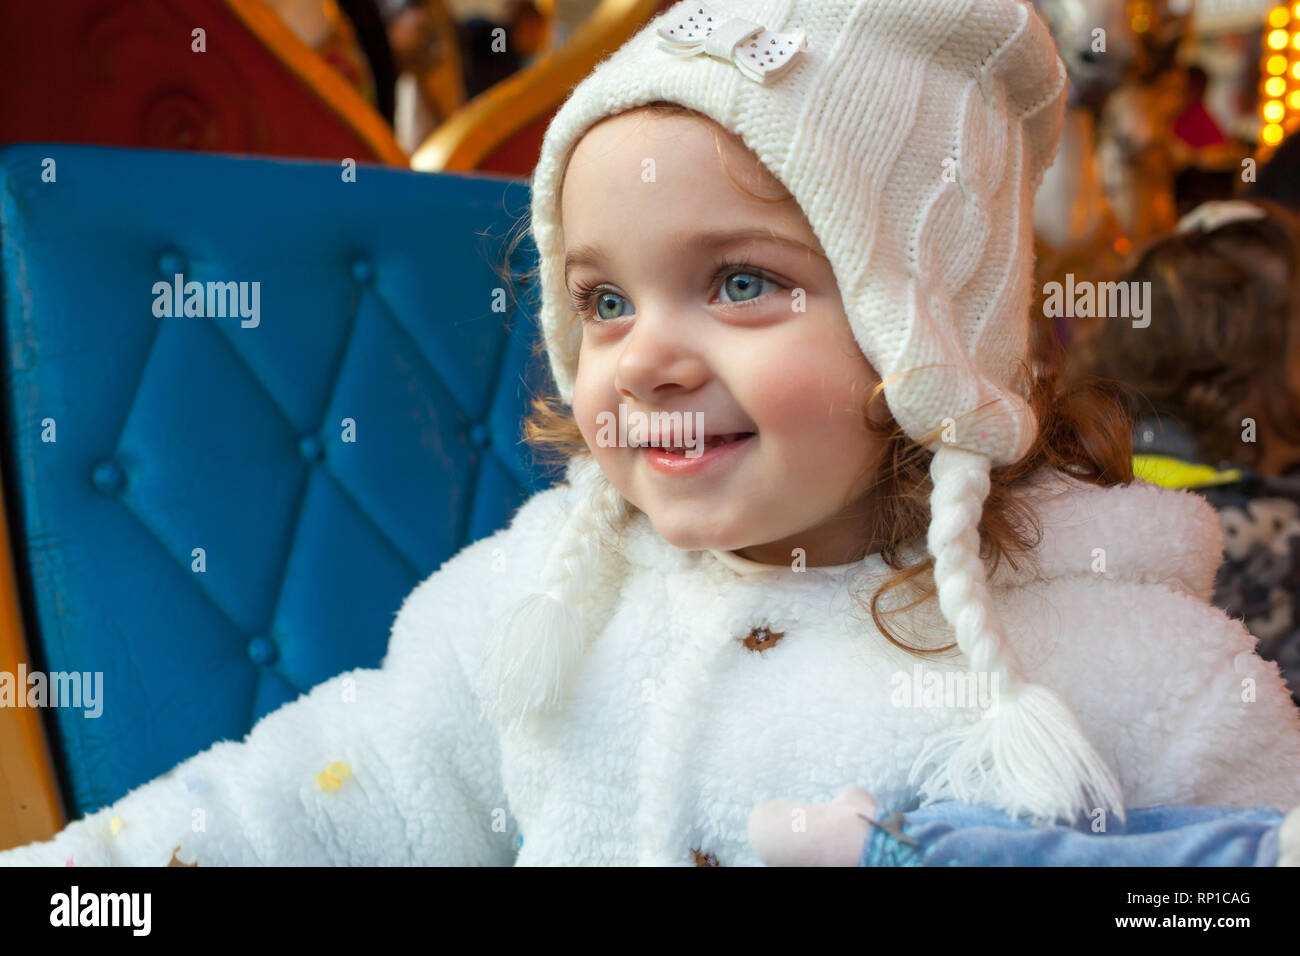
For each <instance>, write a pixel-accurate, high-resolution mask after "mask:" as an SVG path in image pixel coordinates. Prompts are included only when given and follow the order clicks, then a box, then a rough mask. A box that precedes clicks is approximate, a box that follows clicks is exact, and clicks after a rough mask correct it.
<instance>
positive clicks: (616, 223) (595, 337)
mask: <svg viewBox="0 0 1300 956" xmlns="http://www.w3.org/2000/svg"><path fill="white" fill-rule="evenodd" d="M715 134H716V140H715ZM718 140H720V141H721V150H722V153H723V154H724V155H725V159H726V164H727V168H728V169H729V170H730V171H731V172H732V174H733V175H734V176H735V177H736V178H737V179H739V180H740V181H741V182H742V183H744V184H745V185H746V186H747V187H748V188H749V189H751V190H753V191H755V192H757V193H759V194H760V195H762V196H764V197H777V196H782V195H785V190H784V188H783V187H782V186H781V185H780V183H779V182H778V181H777V180H776V179H775V177H773V176H772V175H771V173H770V172H768V171H767V169H766V168H765V167H764V166H763V165H762V164H761V163H760V162H759V161H758V159H757V158H756V157H755V156H754V155H753V154H751V153H750V152H749V151H748V150H747V149H746V148H745V146H744V144H743V143H742V142H741V141H740V140H739V139H738V138H737V137H735V136H734V135H732V134H731V133H729V132H727V131H725V130H723V129H722V128H721V127H719V126H717V125H716V124H714V123H712V122H711V121H708V120H704V119H702V118H699V117H695V116H687V115H660V114H655V113H651V112H647V111H644V110H639V111H637V110H634V111H631V112H628V113H623V114H620V115H619V116H616V117H613V118H611V119H609V120H606V121H604V122H602V123H599V124H598V125H596V126H595V127H594V128H593V129H591V130H590V131H589V132H588V133H587V134H586V135H585V136H584V137H583V138H582V140H581V141H580V142H579V143H578V145H577V147H576V148H575V150H574V152H573V155H572V158H571V160H570V162H569V166H568V168H567V170H566V173H565V178H564V182H563V187H562V193H561V209H560V213H561V222H562V224H563V225H562V232H563V241H564V250H565V262H566V268H567V275H566V283H567V285H568V289H569V294H570V296H571V297H573V298H574V302H573V307H574V309H575V310H576V311H578V313H579V314H580V315H581V317H582V322H583V334H582V347H581V351H580V352H579V358H578V371H577V378H576V382H575V386H574V400H573V411H574V415H575V417H576V418H577V422H578V427H579V428H580V429H581V431H582V435H583V438H584V439H585V440H586V443H587V446H588V447H589V448H590V449H591V450H592V453H593V454H594V455H595V457H596V461H597V463H598V464H599V465H600V467H601V469H602V471H603V472H604V473H605V476H606V477H607V478H608V479H609V480H610V482H612V483H613V485H614V487H615V488H617V489H618V491H619V492H620V493H621V494H622V495H623V497H624V498H626V499H627V500H628V501H629V502H631V503H632V504H633V505H635V506H636V507H637V508H639V509H640V510H641V511H643V512H645V513H646V515H647V516H648V517H649V518H650V520H651V522H652V523H653V524H654V527H655V529H656V531H658V532H659V534H660V535H662V536H663V538H664V539H665V540H667V541H668V542H669V543H671V544H673V545H675V546H677V547H679V548H685V549H702V548H713V549H717V550H734V551H737V552H738V553H739V554H740V555H741V557H745V558H749V559H751V560H754V561H761V562H764V563H768V564H789V563H791V562H792V561H793V552H794V550H795V549H796V548H801V549H803V556H804V559H805V562H806V564H807V565H808V566H818V565H826V564H840V563H844V562H848V561H852V560H856V559H858V558H860V557H862V556H863V555H864V554H868V553H871V552H872V551H874V550H875V549H876V547H877V545H876V543H875V542H873V541H870V540H869V536H868V533H867V531H866V528H867V526H869V524H870V519H871V500H870V499H871V487H872V484H873V482H872V477H873V475H874V472H875V464H876V462H877V460H878V456H879V453H880V451H881V444H880V440H879V439H877V438H875V437H874V436H873V435H872V433H871V432H870V431H868V429H867V426H866V423H865V422H864V419H863V408H864V406H865V404H866V400H867V398H868V396H869V395H870V393H871V389H872V387H873V386H874V385H875V384H876V383H877V382H878V381H879V379H878V377H877V376H876V374H875V372H874V371H873V370H872V368H871V366H870V364H869V363H868V362H867V360H866V358H865V357H864V356H863V354H862V351H861V349H859V347H858V345H857V342H856V341H855V340H854V338H853V334H852V332H851V331H850V329H849V324H848V320H847V318H846V317H845V314H844V307H843V304H842V302H841V300H840V294H839V289H838V287H837V286H836V283H835V277H834V275H833V274H832V271H831V267H830V263H829V261H828V260H827V259H826V257H825V254H824V252H823V250H822V248H821V245H820V243H819V242H818V241H817V238H816V237H815V236H814V235H813V231H812V228H811V227H810V226H809V224H808V222H807V220H806V219H805V217H804V215H803V213H802V211H801V210H800V209H799V208H798V206H797V205H796V204H795V203H794V201H793V200H787V201H785V202H781V203H771V202H762V201H760V200H758V199H755V198H752V197H750V196H747V195H746V194H745V193H744V192H742V191H741V190H740V189H738V188H737V187H736V186H735V185H734V184H733V183H732V181H731V179H730V178H729V177H728V175H727V172H726V171H724V169H723V166H722V164H721V162H720V161H719V155H718V150H719V147H718V145H716V143H717V141H718ZM583 290H590V291H589V293H588V295H587V297H586V300H585V302H584V301H583V299H582V293H583ZM620 404H622V405H624V406H625V409H624V414H625V416H626V419H625V420H626V421H627V423H628V426H629V427H628V428H627V430H626V434H625V436H623V437H625V438H626V439H627V440H626V441H622V440H621V438H620V435H619V430H618V426H617V422H618V421H619V405H620ZM882 404H883V403H881V402H876V403H873V416H874V415H876V414H887V413H885V412H883V411H881V412H877V411H876V409H878V408H880V407H881V405H882ZM674 412H676V413H679V414H678V415H677V416H675V417H674V418H672V419H670V418H656V415H657V414H658V415H662V414H665V413H674ZM642 416H644V417H642ZM638 419H640V420H641V421H643V422H648V421H651V420H652V419H653V420H657V421H658V422H660V423H667V422H669V421H675V422H679V423H680V424H681V426H682V431H680V432H675V433H674V435H673V439H670V440H669V441H667V442H663V441H661V442H660V444H673V443H677V444H682V445H685V446H687V447H689V446H690V439H691V438H692V436H693V435H694V434H696V433H695V432H694V431H692V432H687V431H685V428H686V423H687V422H689V423H690V427H692V428H694V426H695V425H696V424H697V423H698V424H699V425H701V426H702V432H703V434H704V435H706V436H712V435H720V436H721V435H736V434H739V433H751V437H748V438H745V439H742V440H739V441H733V442H730V443H728V444H726V445H722V446H720V447H718V448H717V449H716V450H710V451H708V452H706V453H705V454H703V455H698V454H697V455H677V456H675V457H670V459H669V460H670V463H675V464H678V465H681V464H686V465H687V466H688V467H685V468H682V467H676V468H674V467H665V466H663V465H662V464H660V459H661V457H662V453H661V452H660V451H659V450H658V449H655V448H649V449H647V448H645V447H635V446H634V445H633V444H632V443H633V442H634V441H636V440H637V439H641V440H645V439H646V438H647V437H648V436H646V435H644V434H638V433H637V432H636V431H634V428H633V427H632V426H633V425H634V423H635V422H636V421H637V420H638ZM649 437H652V436H649ZM674 440H675V442H674ZM697 450H698V449H697Z"/></svg>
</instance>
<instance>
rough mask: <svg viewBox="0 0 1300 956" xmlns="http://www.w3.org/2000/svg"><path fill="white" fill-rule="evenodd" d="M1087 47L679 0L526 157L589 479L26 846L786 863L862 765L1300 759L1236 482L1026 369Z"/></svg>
mask: <svg viewBox="0 0 1300 956" xmlns="http://www.w3.org/2000/svg"><path fill="white" fill-rule="evenodd" d="M1064 85H1065V75H1064V70H1063V68H1062V66H1061V64H1060V61H1059V60H1058V58H1057V56H1056V53H1055V49H1054V47H1053V45H1052V41H1051V39H1050V37H1049V36H1048V34H1047V32H1046V30H1045V28H1044V27H1043V25H1042V23H1041V22H1040V21H1039V20H1038V19H1037V17H1036V16H1035V15H1034V14H1033V13H1032V11H1031V10H1030V9H1029V8H1028V7H1027V6H1026V5H1025V4H1024V3H1022V2H1018V0H745V2H743V3H742V2H740V0H709V2H708V3H707V5H704V4H700V3H680V4H678V5H676V6H674V7H673V8H671V9H670V10H669V11H668V12H667V13H665V14H664V15H662V16H660V17H659V18H657V19H656V20H655V21H654V22H652V23H651V24H650V25H648V26H647V27H646V28H645V29H644V30H642V31H641V32H640V33H638V34H637V35H636V36H634V37H633V38H632V39H631V40H630V41H628V43H627V44H625V45H624V46H623V47H622V48H621V49H619V50H618V51H617V52H616V53H614V54H613V55H612V56H610V57H609V58H608V59H606V60H605V61H603V62H602V63H601V64H599V65H598V66H597V68H596V69H595V71H594V72H593V73H592V74H591V75H590V76H589V77H587V78H586V79H585V80H584V81H583V82H582V83H581V84H579V85H578V86H577V87H576V88H575V89H574V90H573V92H572V93H571V95H570V96H569V98H568V100H567V101H566V102H565V104H564V106H563V107H562V108H561V110H560V111H559V113H558V114H557V115H556V117H555V119H554V121H553V122H552V123H551V125H550V127H549V128H548V130H547V133H546V137H545V140H544V143H543V147H542V154H541V158H540V161H539V163H538V166H537V170H536V172H535V175H534V178H533V200H532V202H533V206H532V230H533V236H534V239H535V241H536V245H537V249H538V253H539V262H540V284H541V293H542V299H541V325H542V328H543V331H544V334H545V340H546V346H547V349H548V353H549V358H550V363H551V369H552V372H553V373H554V377H555V384H556V386H557V390H558V395H559V399H560V401H559V402H553V401H542V402H539V404H538V413H537V415H536V416H535V419H534V421H533V422H532V424H531V426H530V435H531V437H532V438H533V439H534V440H540V441H543V442H550V443H555V444H558V445H559V446H561V447H565V448H568V449H570V450H571V455H570V460H569V463H568V482H567V487H566V486H560V487H555V488H552V489H549V490H547V491H544V492H541V493H539V494H538V495H536V496H535V497H533V498H532V499H530V500H529V501H528V502H526V503H525V504H524V506H523V507H522V508H521V509H520V511H519V512H518V514H517V515H516V516H515V518H514V520H513V522H512V523H511V525H510V527H509V528H508V529H505V530H503V531H500V532H498V533H497V534H495V535H493V536H492V537H490V538H487V539H484V540H482V541H479V542H477V543H475V544H474V545H471V546H470V547H468V548H466V549H464V550H463V551H462V552H461V553H460V554H458V555H457V556H456V557H454V558H453V559H451V560H450V561H448V562H447V563H446V564H445V565H443V567H442V568H441V569H440V570H439V571H438V572H437V573H435V574H433V575H432V576H430V577H429V578H428V579H427V580H426V581H424V582H423V583H422V584H420V586H419V587H418V588H416V590H415V591H414V592H413V593H412V594H411V595H409V596H408V598H407V599H406V601H405V602H404V603H403V605H402V607H401V609H400V611H399V613H398V615H397V620H396V622H395V623H394V625H393V632H392V638H391V642H390V645H389V651H388V654H387V657H386V658H385V660H384V663H383V666H382V667H381V668H380V669H379V670H355V671H351V672H349V673H346V674H342V675H339V676H338V677H336V678H334V679H332V680H330V681H327V682H326V683H324V684H322V685H320V686H318V687H316V688H315V689H313V690H312V691H311V692H310V693H309V694H307V695H305V696H304V697H303V698H301V699H299V700H298V701H295V702H294V703H292V704H289V705H286V706H285V707H283V708H281V709H280V710H278V711H276V712H275V713H273V714H270V715H268V716H267V717H266V718H265V719H263V720H262V721H261V722H259V723H258V725H257V726H256V727H254V728H253V730H252V732H251V733H250V734H249V735H248V737H247V739H246V740H245V741H244V742H242V743H234V742H222V743H218V744H215V745H214V746H213V747H212V748H210V749H209V750H208V751H206V752H204V753H202V754H199V755H197V756H195V757H193V758H191V759H189V760H187V761H185V762H184V763H182V764H181V765H180V766H178V767H177V768H175V769H174V770H173V771H171V772H169V773H167V774H165V775H163V776H162V777H160V778H159V779H158V780H155V781H153V782H151V783H149V784H146V785H144V786H142V787H140V788H138V789H137V790H134V791H132V792H131V793H129V794H127V795H126V796H125V797H123V798H122V799H121V800H119V801H118V802H117V803H115V804H113V805H112V806H110V807H106V808H104V809H103V810H100V811H98V812H97V813H94V814H91V815H89V816H87V817H86V818H84V819H82V820H80V821H77V822H75V823H73V824H71V825H70V826H68V827H67V828H66V829H65V830H64V831H63V832H62V833H60V834H59V835H58V836H57V837H56V838H55V839H54V840H52V841H50V842H48V843H42V844H36V845H33V846H29V847H24V848H20V849H17V850H14V851H10V852H9V853H7V854H3V855H0V862H6V863H47V864H56V865H63V864H64V863H66V862H71V863H72V864H73V865H82V864H105V863H118V864H121V863H127V864H147V865H162V864H165V863H167V862H168V860H169V859H172V858H173V857H174V858H175V859H178V860H179V861H180V862H182V863H187V864H188V863H193V862H198V863H199V864H201V865H213V864H256V863H261V864H285V863H298V864H324V863H345V864H357V863H370V864H395V863H435V864H498V865H509V864H511V863H515V864H519V865H539V864H591V865H614V864H658V865H692V864H695V865H736V864H740V865H746V864H749V865H753V864H757V863H759V862H760V859H759V857H758V855H757V854H756V853H755V851H754V848H753V847H752V846H751V845H750V843H749V840H748V839H747V833H746V827H747V820H748V817H749V814H750V810H751V808H753V807H754V806H755V805H756V804H757V803H759V802H761V801H765V800H771V799H774V798H792V799H795V800H800V801H805V802H816V801H827V800H829V799H830V798H831V796H832V795H833V794H835V793H837V792H839V791H840V790H842V789H843V788H844V787H846V786H860V787H863V788H866V789H867V790H869V791H870V792H871V793H872V794H874V795H875V796H876V798H877V799H879V800H880V803H881V805H882V806H887V807H890V808H898V809H901V810H914V809H917V808H919V807H921V806H922V805H923V804H931V803H934V802H936V801H943V800H948V799H956V800H965V801H969V802H973V803H979V804H982V805H985V806H987V807H988V808H990V809H993V810H998V811H1003V812H1006V813H1008V814H1011V815H1013V816H1016V817H1023V818H1024V820H1025V821H1026V822H1029V823H1043V824H1046V823H1050V822H1053V821H1055V820H1066V821H1074V820H1077V819H1081V818H1088V819H1094V818H1096V817H1097V815H1098V814H1101V815H1105V816H1106V817H1108V818H1109V817H1111V816H1113V817H1115V818H1118V819H1120V820H1122V819H1123V814H1124V808H1125V806H1126V805H1127V806H1134V807H1141V806H1148V805H1152V804H1159V803H1206V804H1210V803H1213V804H1222V805H1228V806H1240V805H1247V806H1249V805H1265V806H1273V807H1276V808H1278V809H1280V810H1284V809H1287V808H1289V807H1291V806H1292V805H1294V804H1296V803H1297V802H1300V799H1298V797H1300V723H1298V722H1300V717H1298V716H1297V713H1296V711H1295V709H1294V707H1293V706H1292V705H1291V702H1290V698H1289V697H1288V696H1287V694H1286V691H1285V689H1284V687H1283V684H1282V681H1281V678H1280V676H1279V675H1278V672H1277V668H1276V666H1275V665H1273V664H1267V663H1265V662H1264V661H1262V660H1261V659H1260V658H1259V657H1258V656H1257V655H1256V654H1255V653H1254V649H1253V641H1252V639H1251V637H1250V635H1249V634H1248V633H1247V632H1246V631H1245V630H1244V629H1243V628H1242V627H1241V625H1240V624H1239V623H1237V622H1234V621H1231V620H1229V619H1228V618H1227V617H1226V616H1224V615H1223V614H1222V613H1221V612H1219V611H1217V610H1214V609H1213V608H1212V607H1211V606H1210V605H1209V604H1208V603H1207V597H1208V594H1209V589H1210V586H1211V583H1212V581H1213V577H1214V571H1215V568H1216V566H1217V564H1218V561H1219V556H1220V551H1221V545H1222V539H1221V532H1220V531H1219V530H1218V523H1217V521H1216V519H1215V517H1214V514H1213V512H1212V511H1211V510H1210V509H1209V507H1208V506H1207V505H1205V504H1204V503H1203V502H1202V501H1201V500H1200V499H1198V498H1196V497H1195V496H1193V495H1191V494H1190V493H1183V492H1173V491H1167V490H1164V489H1161V488H1157V487H1155V486H1152V485H1146V484H1139V483H1129V484H1122V482H1125V481H1130V479H1131V471H1130V470H1129V469H1130V466H1129V464H1128V462H1129V458H1128V455H1129V448H1128V446H1127V444H1126V442H1127V437H1128V436H1127V428H1128V423H1127V421H1126V420H1125V419H1124V418H1123V416H1122V415H1121V414H1120V413H1119V411H1118V410H1117V408H1116V407H1115V406H1114V405H1113V403H1110V402H1108V401H1105V400H1103V397H1102V396H1101V395H1100V394H1099V393H1094V392H1083V393H1079V394H1072V395H1062V394H1059V393H1058V390H1056V389H1055V388H1054V386H1053V384H1052V382H1051V381H1048V380H1045V379H1044V378H1042V377H1041V376H1033V375H1031V374H1030V370H1028V369H1027V368H1026V367H1025V365H1026V356H1027V334H1028V308H1029V302H1030V291H1031V290H1030V288H1029V283H1030V276H1031V268H1032V251H1031V250H1032V235H1031V213H1032V199H1033V195H1034V192H1035V189H1036V187H1037V185H1038V183H1039V182H1040V180H1041V177H1042V174H1043V171H1044V169H1045V168H1046V167H1047V165H1048V164H1049V163H1050V162H1051V160H1052V156H1053V152H1054V149H1055V146H1056V140H1057V136H1058V133H1059V130H1060V126H1061V121H1062V113H1061V110H1062V106H1063V95H1064ZM647 422H648V423H650V424H649V425H647V424H646V423H647ZM663 422H667V423H668V425H667V432H666V434H665V432H664V431H663V430H661V429H659V428H656V427H655V424H656V423H658V424H662V423H663ZM615 423H617V424H616V425H615ZM624 423H626V427H624ZM687 423H691V426H692V427H690V428H688V427H687ZM701 436H703V440H702V441H701ZM904 636H906V640H904V639H903V637H904Z"/></svg>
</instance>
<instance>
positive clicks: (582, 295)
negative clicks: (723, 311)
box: [569, 257, 785, 322]
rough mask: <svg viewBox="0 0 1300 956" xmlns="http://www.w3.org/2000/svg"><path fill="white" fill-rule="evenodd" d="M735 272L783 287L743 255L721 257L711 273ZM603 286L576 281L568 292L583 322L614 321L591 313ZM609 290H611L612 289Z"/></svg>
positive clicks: (719, 275) (715, 278)
mask: <svg viewBox="0 0 1300 956" xmlns="http://www.w3.org/2000/svg"><path fill="white" fill-rule="evenodd" d="M737 272H748V273H750V274H751V275H755V276H758V277H759V278H761V279H762V280H763V281H764V282H770V283H772V284H773V285H776V286H781V287H782V288H785V286H784V284H783V283H781V282H779V281H777V280H776V279H774V278H772V277H771V276H770V275H768V274H767V273H766V272H764V271H763V270H762V269H755V268H754V267H753V266H752V265H751V264H750V260H749V259H746V258H743V257H742V258H739V259H723V260H722V261H720V262H718V263H716V265H715V271H714V273H713V281H714V282H715V283H716V282H717V281H718V280H719V279H725V278H726V277H727V276H729V275H731V274H733V273H737ZM605 288H606V286H605V284H604V283H603V282H578V283H576V288H575V289H573V290H572V291H571V292H570V293H569V296H570V298H571V299H572V300H573V304H574V308H575V309H577V312H578V317H579V318H581V319H582V321H583V322H612V321H614V320H613V319H598V318H596V317H595V315H594V314H593V309H592V306H591V302H592V300H593V299H594V298H595V297H596V294H597V293H598V292H602V291H604V290H605ZM609 291H611V292H613V290H612V289H611V290H609ZM614 295H618V293H617V292H614ZM762 298H764V297H763V296H759V297H758V298H757V299H748V300H746V301H745V302H728V303H727V305H731V306H736V307H743V306H746V305H749V304H750V303H752V302H757V301H758V300H759V299H762Z"/></svg>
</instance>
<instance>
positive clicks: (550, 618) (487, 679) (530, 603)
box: [480, 455, 623, 728]
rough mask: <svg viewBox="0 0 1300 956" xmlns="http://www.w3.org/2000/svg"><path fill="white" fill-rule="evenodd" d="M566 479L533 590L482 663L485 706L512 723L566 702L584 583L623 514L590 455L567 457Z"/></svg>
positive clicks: (579, 651) (579, 646) (581, 642)
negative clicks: (605, 535) (559, 523)
mask: <svg viewBox="0 0 1300 956" xmlns="http://www.w3.org/2000/svg"><path fill="white" fill-rule="evenodd" d="M568 480H569V484H570V485H571V487H572V488H573V491H574V497H575V498H576V500H575V501H574V503H573V509H572V511H571V512H570V515H569V520H568V521H567V522H565V524H564V526H563V528H562V529H561V530H560V533H559V536H558V537H557V538H556V540H555V542H554V544H553V545H552V547H551V550H550V552H549V554H548V555H547V558H546V562H545V564H544V565H543V567H542V571H541V576H540V580H539V588H538V590H537V591H535V592H534V593H533V594H530V595H529V596H528V597H526V598H524V599H523V600H522V601H520V602H519V604H517V605H516V606H515V607H514V608H513V609H512V610H511V611H510V612H509V613H508V614H507V615H506V616H505V618H504V620H503V621H502V622H501V625H500V626H499V628H498V630H497V633H496V635H495V639H494V641H493V643H492V646H491V647H490V648H489V649H488V652H487V654H486V655H485V657H484V661H483V665H482V666H483V674H482V676H481V678H480V680H481V681H482V683H481V684H480V686H482V687H483V688H484V691H485V699H484V710H485V711H487V712H488V713H489V714H491V716H492V717H493V718H494V719H495V720H497V721H499V722H501V723H503V724H506V725H509V726H512V727H515V728H518V727H519V726H521V725H522V724H523V723H524V722H525V721H526V720H527V719H528V718H529V717H530V716H531V715H533V714H537V713H541V712H548V711H552V710H554V709H555V708H556V707H558V706H559V704H560V703H561V701H562V700H563V699H564V697H565V694H566V691H567V689H568V683H569V679H570V678H571V676H572V675H573V672H574V671H575V670H576V669H577V667H578V665H579V663H580V662H581V660H582V656H583V654H584V652H585V651H586V636H585V634H584V627H583V620H582V613H581V606H582V604H583V593H582V592H583V588H585V587H586V586H587V585H588V583H589V582H591V581H592V580H593V579H594V578H595V576H596V573H597V571H598V570H599V566H600V558H601V543H602V542H601V534H602V532H603V531H604V530H605V529H606V528H608V527H611V526H612V525H613V523H614V522H615V521H616V520H617V519H618V517H619V516H620V515H621V514H622V513H623V499H622V497H621V496H620V495H619V493H618V491H617V490H616V489H615V488H614V487H613V485H611V484H610V483H609V481H608V480H607V479H606V478H605V476H604V474H603V473H602V472H601V470H600V467H599V466H598V465H597V464H596V462H595V460H594V459H593V458H592V457H591V456H590V455H582V456H579V457H575V458H574V459H572V460H571V462H570V464H569V474H568ZM494 688H495V695H494V694H493V689H494Z"/></svg>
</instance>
